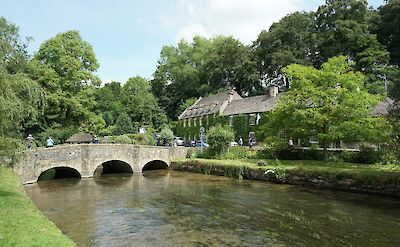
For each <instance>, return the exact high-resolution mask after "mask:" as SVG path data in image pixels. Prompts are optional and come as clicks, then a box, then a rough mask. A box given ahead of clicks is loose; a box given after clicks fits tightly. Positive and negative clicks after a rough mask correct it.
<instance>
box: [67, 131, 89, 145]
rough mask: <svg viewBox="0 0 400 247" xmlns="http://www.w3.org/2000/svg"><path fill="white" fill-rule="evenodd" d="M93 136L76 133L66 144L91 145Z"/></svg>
mask: <svg viewBox="0 0 400 247" xmlns="http://www.w3.org/2000/svg"><path fill="white" fill-rule="evenodd" d="M92 141H93V135H92V134H89V133H77V134H74V135H72V136H71V137H70V138H68V139H67V140H66V141H65V142H66V143H91V142H92Z"/></svg>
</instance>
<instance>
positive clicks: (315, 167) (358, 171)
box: [176, 159, 400, 182]
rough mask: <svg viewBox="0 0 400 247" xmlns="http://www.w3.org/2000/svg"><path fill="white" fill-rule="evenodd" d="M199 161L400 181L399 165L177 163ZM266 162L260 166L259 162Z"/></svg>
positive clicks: (302, 173) (217, 163)
mask: <svg viewBox="0 0 400 247" xmlns="http://www.w3.org/2000/svg"><path fill="white" fill-rule="evenodd" d="M188 161H198V162H199V163H201V164H204V165H211V166H213V165H215V166H225V167H246V168H249V169H263V170H270V169H272V170H276V169H279V170H280V171H282V172H284V173H287V174H291V175H300V176H303V177H304V176H306V177H310V176H318V175H322V176H324V177H328V178H332V179H335V178H352V179H360V180H377V181H379V182H385V181H392V182H393V180H397V181H400V166H399V165H366V164H354V163H344V162H341V163H340V162H338V163H333V162H321V161H312V160H260V159H239V160H215V159H186V160H177V161H176V162H177V163H184V162H188ZM260 161H262V162H264V164H266V165H263V166H259V165H258V164H257V163H258V162H260Z"/></svg>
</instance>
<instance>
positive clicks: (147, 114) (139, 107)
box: [122, 77, 167, 128]
mask: <svg viewBox="0 0 400 247" xmlns="http://www.w3.org/2000/svg"><path fill="white" fill-rule="evenodd" d="M122 103H123V105H124V106H125V112H126V113H127V114H128V115H129V117H130V118H131V121H132V122H136V123H138V124H140V125H150V126H153V127H155V128H158V127H160V126H161V125H162V124H164V123H165V122H166V120H167V119H166V116H165V113H164V111H163V110H162V109H161V108H160V107H159V106H158V103H157V100H156V98H155V97H154V95H153V94H152V93H151V86H150V82H149V81H147V80H146V79H144V78H142V77H132V78H129V80H128V81H127V82H126V83H125V84H124V86H123V96H122Z"/></svg>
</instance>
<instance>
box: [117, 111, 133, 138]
mask: <svg viewBox="0 0 400 247" xmlns="http://www.w3.org/2000/svg"><path fill="white" fill-rule="evenodd" d="M135 127H136V128H135ZM137 127H138V126H133V124H132V120H131V118H130V117H129V115H128V114H127V113H125V112H122V113H121V114H120V115H119V116H118V117H117V120H116V121H115V129H114V131H113V134H114V135H122V134H129V133H136V132H137Z"/></svg>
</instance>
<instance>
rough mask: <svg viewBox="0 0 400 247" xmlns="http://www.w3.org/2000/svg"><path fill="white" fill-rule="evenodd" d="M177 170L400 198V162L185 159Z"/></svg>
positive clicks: (177, 162)
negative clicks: (387, 163)
mask: <svg viewBox="0 0 400 247" xmlns="http://www.w3.org/2000/svg"><path fill="white" fill-rule="evenodd" d="M171 168H172V169H173V170H181V171H191V172H198V173H205V174H213V175H221V176H227V177H233V178H240V179H253V180H265V181H269V182H273V183H286V184H294V185H310V186H317V187H324V188H330V189H338V190H348V191H355V192H367V193H374V194H382V195H390V196H394V197H398V198H400V166H398V165H377V164H370V165H367V164H354V163H344V162H335V163H332V162H321V161H312V160H266V159H261V160H260V159H258V160H257V159H239V160H218V159H197V158H196V159H194V158H192V159H182V160H176V161H174V162H172V164H171Z"/></svg>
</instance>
